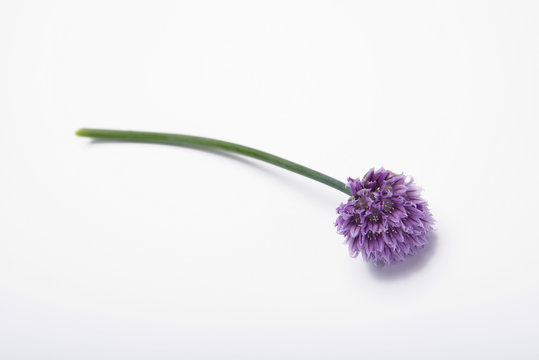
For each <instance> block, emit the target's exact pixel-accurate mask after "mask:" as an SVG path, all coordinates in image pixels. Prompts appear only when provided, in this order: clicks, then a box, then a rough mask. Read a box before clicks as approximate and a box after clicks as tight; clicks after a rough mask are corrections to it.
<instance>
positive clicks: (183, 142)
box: [76, 129, 350, 195]
mask: <svg viewBox="0 0 539 360" xmlns="http://www.w3.org/2000/svg"><path fill="white" fill-rule="evenodd" d="M76 134H77V135H78V136H86V137H91V138H96V139H107V140H119V141H129V142H142V143H156V144H169V145H177V146H190V147H198V148H205V149H219V150H224V151H229V152H232V153H236V154H240V155H245V156H249V157H252V158H255V159H258V160H262V161H265V162H267V163H270V164H273V165H276V166H279V167H282V168H284V169H287V170H290V171H293V172H295V173H297V174H300V175H303V176H306V177H308V178H311V179H313V180H316V181H318V182H321V183H322V184H326V185H328V186H331V187H332V188H334V189H337V190H339V191H342V192H343V193H345V194H347V195H350V190H349V189H347V188H346V185H345V184H344V183H343V182H341V181H339V180H337V179H334V178H332V177H330V176H327V175H324V174H322V173H320V172H318V171H315V170H312V169H309V168H308V167H305V166H303V165H300V164H297V163H295V162H292V161H289V160H286V159H283V158H281V157H278V156H275V155H272V154H269V153H267V152H264V151H260V150H256V149H253V148H250V147H247V146H243V145H239V144H234V143H231V142H228V141H222V140H216V139H210V138H205V137H200V136H190V135H180V134H166V133H155V132H141V131H122V130H102V129H80V130H79V131H77V132H76Z"/></svg>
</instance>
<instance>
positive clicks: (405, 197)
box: [335, 168, 434, 265]
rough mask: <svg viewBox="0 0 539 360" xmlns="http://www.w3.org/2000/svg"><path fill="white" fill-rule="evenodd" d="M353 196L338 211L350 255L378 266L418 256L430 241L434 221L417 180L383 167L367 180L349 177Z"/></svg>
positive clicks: (367, 175) (349, 186)
mask: <svg viewBox="0 0 539 360" xmlns="http://www.w3.org/2000/svg"><path fill="white" fill-rule="evenodd" d="M347 187H348V188H350V190H351V194H352V196H351V197H350V199H348V201H347V202H346V203H343V204H341V205H340V206H339V207H338V208H337V213H338V214H339V216H338V218H337V221H336V222H335V226H336V227H337V231H338V232H339V234H342V235H344V236H345V237H346V243H347V244H348V249H349V251H350V256H352V257H356V256H357V255H358V254H359V253H361V255H363V259H364V260H365V261H370V262H372V263H373V264H375V265H378V264H382V265H389V264H391V263H393V262H399V261H403V260H404V258H405V257H406V256H408V255H414V254H415V253H417V251H418V250H419V249H421V248H423V246H425V245H426V244H427V242H428V240H427V235H428V233H429V232H431V231H432V229H433V228H432V225H433V223H434V220H433V218H432V214H431V213H430V211H429V209H428V205H427V202H426V201H425V200H423V199H422V198H421V197H420V192H421V191H420V189H419V188H418V187H417V186H416V185H415V184H414V182H413V179H411V180H410V181H408V182H407V181H406V176H405V175H403V174H400V175H397V174H394V173H392V172H391V171H388V170H385V169H383V168H381V169H379V170H376V171H375V170H374V169H371V170H369V172H367V174H365V176H364V177H363V179H352V178H348V184H347Z"/></svg>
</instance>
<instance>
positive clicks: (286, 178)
mask: <svg viewBox="0 0 539 360" xmlns="http://www.w3.org/2000/svg"><path fill="white" fill-rule="evenodd" d="M120 143H125V144H151V145H157V146H167V147H171V148H176V149H182V148H183V149H190V150H196V151H202V152H205V153H208V154H212V155H217V156H220V157H222V158H226V159H228V160H232V161H237V162H240V163H242V164H244V165H246V166H249V167H251V168H253V169H256V171H260V172H263V173H264V174H265V175H267V176H269V177H272V178H273V179H275V180H276V181H278V182H280V183H283V184H285V185H286V186H287V187H290V188H291V189H292V190H294V191H295V192H297V193H300V194H302V195H303V196H305V197H307V198H309V200H313V199H315V200H316V202H318V203H320V204H322V205H323V206H324V207H325V208H328V207H329V208H331V209H332V210H333V209H336V208H337V206H339V204H340V203H341V202H343V201H346V198H347V196H346V195H345V194H340V195H339V194H338V193H335V190H334V189H331V190H330V188H328V187H327V186H324V185H323V184H320V183H318V184H317V185H319V187H320V188H321V189H317V188H316V187H314V186H311V185H312V183H313V182H314V180H312V179H307V178H305V177H303V176H301V175H299V174H295V173H292V172H290V171H288V170H286V169H282V168H279V167H278V166H275V165H272V164H266V163H264V162H263V161H260V160H256V159H250V158H248V157H244V156H242V155H236V154H234V153H230V152H226V151H221V150H216V149H208V148H205V147H198V146H192V145H181V146H179V145H170V144H160V143H147V142H136V141H121V140H107V139H92V140H91V141H90V142H89V143H88V145H89V146H93V145H106V144H120ZM193 176H196V175H193ZM305 181H308V182H310V183H309V185H305ZM324 189H325V190H328V191H327V192H324V191H323V190H324ZM330 191H331V192H332V194H333V193H335V195H332V194H330Z"/></svg>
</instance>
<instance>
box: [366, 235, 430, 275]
mask: <svg viewBox="0 0 539 360" xmlns="http://www.w3.org/2000/svg"><path fill="white" fill-rule="evenodd" d="M428 238H429V243H428V244H427V245H426V246H425V247H424V248H423V249H421V250H420V251H419V253H417V254H415V255H414V256H409V257H408V258H406V259H405V260H404V261H403V262H400V263H396V264H391V265H390V266H388V267H381V266H371V267H370V272H371V274H372V275H373V276H374V277H375V278H377V279H379V280H384V281H395V280H399V279H405V278H408V277H410V276H411V275H413V274H415V273H417V272H419V271H421V269H423V268H424V267H425V266H427V263H428V262H429V261H430V259H431V258H432V257H433V256H434V254H435V252H436V248H437V247H438V235H437V234H436V232H431V233H430V234H429V235H428Z"/></svg>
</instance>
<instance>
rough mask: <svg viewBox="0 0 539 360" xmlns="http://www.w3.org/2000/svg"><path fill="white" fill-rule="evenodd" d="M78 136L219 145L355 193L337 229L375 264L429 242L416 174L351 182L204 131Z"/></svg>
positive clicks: (377, 174)
mask: <svg viewBox="0 0 539 360" xmlns="http://www.w3.org/2000/svg"><path fill="white" fill-rule="evenodd" d="M76 134H77V135H78V136H85V137H90V138H95V139H105V140H113V141H124V142H142V143H156V144H169V145H176V146H186V147H191V148H201V149H215V150H221V151H227V152H232V153H236V154H240V155H243V156H248V157H252V158H255V159H258V160H261V161H265V162H267V163H270V164H273V165H276V166H279V167H281V168H284V169H287V170H290V171H292V172H295V173H297V174H300V175H303V176H306V177H308V178H311V179H313V180H316V181H318V182H320V183H322V184H325V185H328V186H330V187H332V188H334V189H337V190H339V191H341V192H343V193H345V194H346V195H348V196H349V199H348V201H347V202H346V203H342V204H341V205H340V206H339V207H338V208H337V213H338V217H337V221H336V222H335V226H336V227H337V231H338V232H339V233H340V234H342V235H344V237H345V238H346V241H345V242H346V243H347V244H348V249H349V252H350V255H351V256H352V257H356V256H358V255H359V254H360V253H361V254H362V256H363V259H364V260H366V261H368V262H371V263H373V264H375V265H380V264H381V265H389V264H391V263H394V262H400V261H403V260H404V259H405V258H406V257H407V256H409V255H414V254H416V253H417V252H418V251H419V250H420V249H421V248H422V247H424V246H425V245H426V244H427V242H428V234H429V233H430V232H431V231H432V230H433V228H432V225H433V222H434V220H433V218H432V215H431V213H430V211H429V209H428V205H427V203H426V202H425V201H424V200H423V199H422V198H421V197H420V189H419V188H418V187H417V186H416V185H415V184H414V182H413V179H411V180H409V181H406V176H404V175H402V174H400V175H398V174H395V173H392V172H391V171H388V170H385V169H383V168H382V169H379V170H376V171H375V170H374V169H371V170H370V171H369V172H367V174H366V175H365V176H364V177H363V179H352V178H349V179H348V183H347V184H345V183H343V182H341V181H339V180H337V179H334V178H332V177H330V176H328V175H325V174H323V173H321V172H318V171H315V170H313V169H310V168H308V167H305V166H303V165H300V164H298V163H295V162H292V161H289V160H286V159H284V158H281V157H279V156H275V155H272V154H269V153H267V152H264V151H260V150H257V149H254V148H251V147H247V146H243V145H239V144H235V143H231V142H228V141H222V140H216V139H210V138H206V137H200V136H191V135H181V134H167V133H155V132H141V131H124V130H103V129H80V130H78V131H77V132H76Z"/></svg>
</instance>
